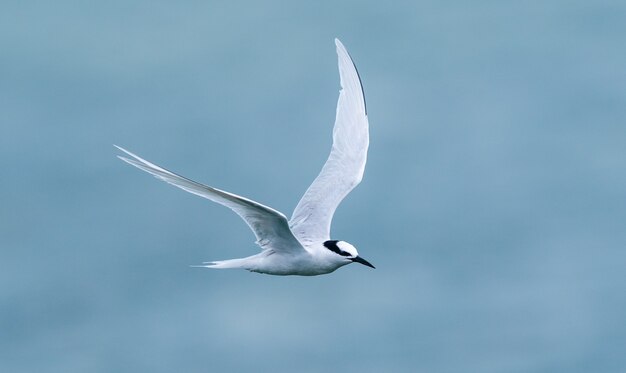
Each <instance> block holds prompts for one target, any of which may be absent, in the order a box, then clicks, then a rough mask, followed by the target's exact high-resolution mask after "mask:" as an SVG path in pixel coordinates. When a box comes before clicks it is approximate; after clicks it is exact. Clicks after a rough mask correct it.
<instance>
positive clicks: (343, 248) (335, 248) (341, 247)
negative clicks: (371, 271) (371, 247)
mask: <svg viewBox="0 0 626 373" xmlns="http://www.w3.org/2000/svg"><path fill="white" fill-rule="evenodd" d="M324 247H325V248H327V249H328V250H330V251H332V252H333V253H335V254H336V255H338V256H340V257H342V258H343V259H344V260H345V261H346V262H347V263H346V264H348V263H351V262H356V263H361V264H363V265H366V266H368V267H371V268H376V267H374V266H373V265H372V264H371V263H370V262H368V261H367V260H365V259H363V258H361V257H360V256H359V253H358V252H357V251H356V247H354V246H352V245H351V244H349V243H347V242H346V241H337V240H329V241H326V242H324Z"/></svg>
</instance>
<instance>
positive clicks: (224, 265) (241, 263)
mask: <svg viewBox="0 0 626 373" xmlns="http://www.w3.org/2000/svg"><path fill="white" fill-rule="evenodd" d="M249 264H250V263H249V260H248V258H240V259H229V260H216V261H212V262H203V263H202V265H196V266H191V267H201V268H215V269H229V268H243V269H250V266H249Z"/></svg>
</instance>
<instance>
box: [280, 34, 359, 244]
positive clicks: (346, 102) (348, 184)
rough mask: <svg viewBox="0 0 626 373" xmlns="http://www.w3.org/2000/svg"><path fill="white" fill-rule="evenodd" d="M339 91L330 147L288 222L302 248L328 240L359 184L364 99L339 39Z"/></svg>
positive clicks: (336, 40)
mask: <svg viewBox="0 0 626 373" xmlns="http://www.w3.org/2000/svg"><path fill="white" fill-rule="evenodd" d="M335 44H336V45H337V56H338V58H339V76H340V78H341V91H340V92H339V101H338V102H337V115H336V118H335V128H334V129H333V146H332V149H331V151H330V156H329V157H328V160H327V161H326V163H325V164H324V167H323V168H322V171H321V172H320V174H319V175H318V176H317V178H316V179H315V180H314V181H313V184H311V186H310V187H309V189H307V191H306V193H304V196H303V197H302V199H301V200H300V202H299V203H298V206H296V208H295V210H294V212H293V216H292V217H291V220H290V221H289V225H290V227H291V231H292V232H293V234H294V235H295V236H296V237H297V238H298V240H300V242H302V243H303V244H305V245H306V244H310V243H314V242H320V241H325V240H328V239H329V237H330V224H331V221H332V218H333V214H334V213H335V210H336V209H337V206H338V205H339V203H340V202H341V201H342V200H343V199H344V197H345V196H346V195H347V194H348V193H350V191H351V190H352V189H353V188H354V187H355V186H356V185H357V184H359V183H360V182H361V179H362V178H363V171H364V170H365V162H366V160H367V148H368V146H369V130H368V122H367V109H366V107H365V97H364V94H363V87H362V86H361V79H360V78H359V74H358V72H357V70H356V67H355V66H354V63H353V62H352V59H351V58H350V55H348V52H347V51H346V48H345V47H344V46H343V44H341V42H340V41H339V40H338V39H335Z"/></svg>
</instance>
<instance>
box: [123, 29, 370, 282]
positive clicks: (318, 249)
mask: <svg viewBox="0 0 626 373" xmlns="http://www.w3.org/2000/svg"><path fill="white" fill-rule="evenodd" d="M335 44H336V46H337V55H338V59H339V76H340V79H341V90H340V92H339V100H338V102H337V115H336V118H335V127H334V129H333V145H332V149H331V151H330V156H329V157H328V160H327V161H326V163H325V164H324V167H323V168H322V171H321V172H320V174H319V175H318V176H317V178H316V179H315V180H314V181H313V184H311V186H309V189H307V191H306V192H305V193H304V196H303V197H302V199H301V200H300V202H299V203H298V205H297V206H296V208H295V210H294V212H293V215H292V217H291V219H290V220H289V221H288V220H287V218H286V217H285V215H283V214H282V213H280V212H279V211H276V210H274V209H273V208H271V207H268V206H265V205H262V204H260V203H258V202H255V201H253V200H250V199H248V198H244V197H240V196H238V195H235V194H233V193H229V192H225V191H223V190H219V189H216V188H213V187H210V186H207V185H203V184H200V183H197V182H195V181H193V180H190V179H187V178H185V177H182V176H180V175H177V174H175V173H173V172H170V171H168V170H166V169H164V168H162V167H159V166H157V165H155V164H153V163H150V162H148V161H146V160H145V159H143V158H140V157H139V156H137V155H135V154H133V153H131V152H129V151H127V150H125V149H123V148H121V147H119V146H117V145H115V146H116V147H117V148H118V149H120V150H121V151H123V152H124V153H126V154H127V155H129V156H130V157H131V158H126V157H122V156H118V157H119V158H120V159H121V160H123V161H125V162H127V163H129V164H131V165H133V166H135V167H137V168H139V169H141V170H143V171H146V172H148V173H150V174H152V175H154V176H155V177H156V178H158V179H161V180H163V181H165V182H167V183H169V184H172V185H174V186H176V187H178V188H181V189H183V190H185V191H187V192H189V193H193V194H196V195H198V196H200V197H203V198H206V199H209V200H211V201H213V202H217V203H219V204H222V205H224V206H226V207H228V208H230V209H231V210H233V211H234V212H235V213H237V215H239V216H240V217H241V218H242V219H243V220H244V221H245V222H246V224H248V226H249V227H250V228H251V229H252V231H253V232H254V234H255V236H256V239H257V241H256V243H257V244H258V245H259V246H260V247H261V249H262V251H261V252H260V253H258V254H256V255H252V256H249V257H246V258H239V259H230V260H221V261H213V262H205V263H204V264H203V265H202V266H201V267H207V268H243V269H247V270H249V271H252V272H259V273H266V274H271V275H301V276H315V275H322V274H326V273H331V272H333V271H335V270H336V269H338V268H340V267H342V266H344V265H346V264H350V263H353V262H356V263H361V264H363V265H366V266H368V267H371V268H374V266H373V265H371V264H370V263H369V262H368V261H367V260H365V259H363V258H361V257H360V256H359V253H358V252H357V250H356V248H355V247H354V246H353V245H351V244H349V243H348V242H345V241H338V240H331V239H330V225H331V220H332V218H333V214H334V213H335V210H336V209H337V206H338V205H339V203H340V202H341V201H342V200H343V199H344V197H345V196H346V195H347V194H348V193H350V191H351V190H352V189H353V188H354V187H355V186H356V185H357V184H359V183H360V182H361V179H362V178H363V172H364V170H365V162H366V159H367V148H368V146H369V130H368V121H367V110H366V107H365V97H364V94H363V88H362V86H361V80H360V77H359V74H358V72H357V70H356V67H355V66H354V63H353V62H352V59H351V58H350V56H349V55H348V52H347V51H346V49H345V47H344V46H343V44H341V42H340V41H339V40H338V39H335Z"/></svg>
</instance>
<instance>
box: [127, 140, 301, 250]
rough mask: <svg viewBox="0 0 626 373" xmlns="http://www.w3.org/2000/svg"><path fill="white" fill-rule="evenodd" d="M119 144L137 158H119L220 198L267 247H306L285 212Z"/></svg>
mask: <svg viewBox="0 0 626 373" xmlns="http://www.w3.org/2000/svg"><path fill="white" fill-rule="evenodd" d="M115 147H116V148H118V149H119V150H121V151H123V152H124V153H126V154H128V155H129V156H131V157H132V158H133V159H129V158H125V157H121V156H118V158H120V159H121V160H123V161H124V162H127V163H129V164H131V165H133V166H135V167H137V168H139V169H140V170H143V171H145V172H148V173H150V174H152V175H154V176H155V177H156V178H157V179H160V180H163V181H165V182H166V183H169V184H172V185H174V186H176V187H178V188H180V189H183V190H185V191H187V192H189V193H193V194H195V195H198V196H200V197H203V198H206V199H208V200H211V201H213V202H217V203H219V204H221V205H224V206H226V207H228V208H229V209H231V210H233V211H234V212H235V213H237V215H239V216H240V217H241V218H242V219H243V220H244V221H245V222H246V224H248V226H249V227H250V229H252V231H253V232H254V235H255V236H256V239H257V244H258V245H259V246H261V247H262V248H263V249H264V250H267V249H273V250H274V251H280V252H284V253H293V252H297V251H299V250H304V248H303V247H302V245H301V244H300V243H299V242H298V240H297V239H296V238H295V237H294V236H293V234H292V233H291V230H290V229H289V225H288V223H287V218H286V217H285V215H283V214H282V213H281V212H279V211H276V210H274V209H273V208H271V207H267V206H265V205H262V204H260V203H258V202H255V201H252V200H250V199H247V198H244V197H240V196H238V195H235V194H232V193H228V192H225V191H223V190H219V189H216V188H213V187H210V186H207V185H204V184H200V183H197V182H195V181H193V180H190V179H187V178H185V177H183V176H180V175H177V174H175V173H173V172H170V171H168V170H166V169H164V168H162V167H159V166H157V165H155V164H153V163H150V162H148V161H146V160H145V159H143V158H141V157H139V156H137V155H135V154H133V153H131V152H129V151H128V150H126V149H123V148H121V147H119V146H117V145H115Z"/></svg>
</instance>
